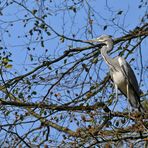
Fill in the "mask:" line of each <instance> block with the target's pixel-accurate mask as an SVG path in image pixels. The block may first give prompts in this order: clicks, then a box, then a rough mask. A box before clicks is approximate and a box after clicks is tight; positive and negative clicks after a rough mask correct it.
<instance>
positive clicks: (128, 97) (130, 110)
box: [126, 84, 132, 113]
mask: <svg viewBox="0 0 148 148" xmlns="http://www.w3.org/2000/svg"><path fill="white" fill-rule="evenodd" d="M126 91H127V99H128V101H127V103H128V109H129V113H131V112H132V108H131V105H130V103H129V99H130V96H129V86H128V84H127V85H126Z"/></svg>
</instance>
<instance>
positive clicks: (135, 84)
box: [118, 57, 140, 97]
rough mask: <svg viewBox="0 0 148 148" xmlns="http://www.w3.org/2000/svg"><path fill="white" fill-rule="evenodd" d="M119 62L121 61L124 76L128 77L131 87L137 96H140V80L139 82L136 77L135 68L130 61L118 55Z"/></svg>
mask: <svg viewBox="0 0 148 148" xmlns="http://www.w3.org/2000/svg"><path fill="white" fill-rule="evenodd" d="M118 62H119V65H120V67H121V70H122V72H123V74H124V76H125V77H126V79H127V81H128V83H129V85H130V87H131V88H132V89H133V91H134V92H135V93H136V95H137V97H140V90H139V86H138V82H137V79H136V76H135V73H134V71H133V69H132V68H131V66H130V65H129V64H128V62H127V61H126V60H125V59H124V58H122V57H118Z"/></svg>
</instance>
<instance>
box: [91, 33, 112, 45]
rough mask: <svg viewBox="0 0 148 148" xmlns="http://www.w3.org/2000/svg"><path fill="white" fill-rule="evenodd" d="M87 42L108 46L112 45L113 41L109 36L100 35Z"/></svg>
mask: <svg viewBox="0 0 148 148" xmlns="http://www.w3.org/2000/svg"><path fill="white" fill-rule="evenodd" d="M89 42H96V43H97V42H98V43H103V44H106V45H108V44H111V43H112V44H113V39H112V37H111V36H110V35H101V36H99V37H98V38H96V39H92V40H89Z"/></svg>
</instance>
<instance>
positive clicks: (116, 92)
mask: <svg viewBox="0 0 148 148" xmlns="http://www.w3.org/2000/svg"><path fill="white" fill-rule="evenodd" d="M115 94H116V99H115V105H114V107H113V111H114V109H115V106H116V105H117V102H118V86H117V85H116V84H115Z"/></svg>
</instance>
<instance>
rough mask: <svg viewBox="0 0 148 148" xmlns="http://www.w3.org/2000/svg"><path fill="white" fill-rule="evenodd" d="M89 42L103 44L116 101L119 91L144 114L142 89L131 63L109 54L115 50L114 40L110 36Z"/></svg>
mask: <svg viewBox="0 0 148 148" xmlns="http://www.w3.org/2000/svg"><path fill="white" fill-rule="evenodd" d="M88 42H98V43H101V44H103V47H102V48H101V49H100V52H101V55H102V57H103V59H104V61H105V62H106V63H107V65H108V66H109V69H110V75H111V78H112V80H113V82H114V85H115V90H116V99H117V97H118V89H119V90H120V91H121V92H122V93H123V94H124V95H125V96H126V97H127V98H128V102H129V104H130V105H131V107H132V108H134V109H138V110H139V111H140V112H143V111H144V110H143V107H142V105H141V103H140V89H139V86H138V82H137V79H136V76H135V74H134V71H133V70H132V68H131V66H130V65H129V63H128V62H127V61H126V60H125V59H124V58H123V57H120V56H118V57H115V58H111V57H110V56H109V55H108V54H107V52H109V51H110V50H112V49H113V39H112V37H111V36H109V35H101V36H100V37H98V38H96V39H92V40H89V41H88Z"/></svg>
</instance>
